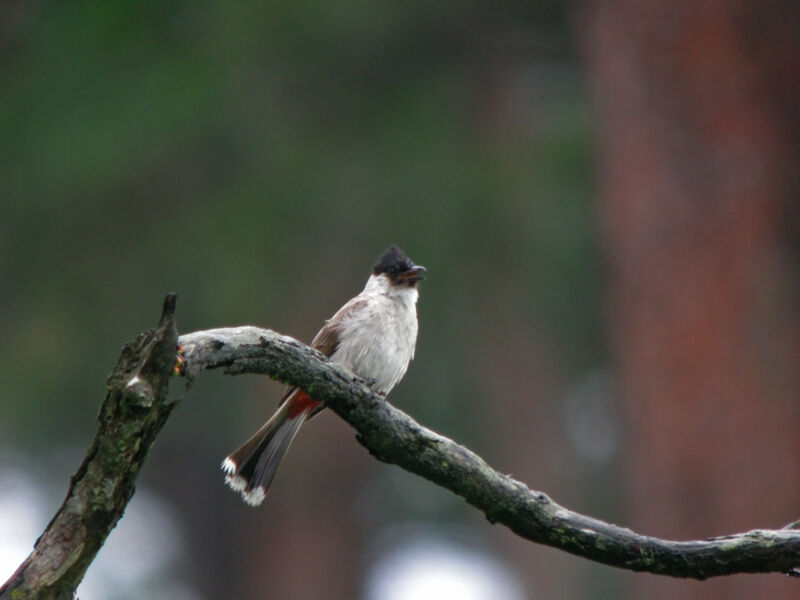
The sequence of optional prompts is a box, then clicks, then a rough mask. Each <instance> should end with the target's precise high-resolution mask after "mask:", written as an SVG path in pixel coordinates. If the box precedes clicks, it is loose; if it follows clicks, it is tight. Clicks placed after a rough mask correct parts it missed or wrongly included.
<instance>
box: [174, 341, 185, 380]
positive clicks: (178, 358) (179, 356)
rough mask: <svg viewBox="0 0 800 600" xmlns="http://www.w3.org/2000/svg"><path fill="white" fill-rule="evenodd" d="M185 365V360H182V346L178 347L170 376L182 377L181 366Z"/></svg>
mask: <svg viewBox="0 0 800 600" xmlns="http://www.w3.org/2000/svg"><path fill="white" fill-rule="evenodd" d="M185 363H186V360H185V359H184V358H183V346H178V349H177V351H176V352H175V366H174V367H172V375H173V376H177V375H183V365H184V364H185Z"/></svg>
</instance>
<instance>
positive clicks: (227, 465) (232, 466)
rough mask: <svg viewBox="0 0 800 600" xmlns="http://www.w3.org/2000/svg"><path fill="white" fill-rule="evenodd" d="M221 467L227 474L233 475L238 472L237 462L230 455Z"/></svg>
mask: <svg viewBox="0 0 800 600" xmlns="http://www.w3.org/2000/svg"><path fill="white" fill-rule="evenodd" d="M220 467H221V468H222V470H223V471H225V473H226V474H227V475H233V474H234V473H236V463H235V462H233V461H232V460H231V457H230V456H228V457H226V458H225V460H223V461H222V465H220Z"/></svg>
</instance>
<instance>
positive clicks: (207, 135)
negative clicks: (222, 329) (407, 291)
mask: <svg viewBox="0 0 800 600" xmlns="http://www.w3.org/2000/svg"><path fill="white" fill-rule="evenodd" d="M8 14H9V23H10V24H11V26H10V27H9V28H8V29H7V31H6V32H5V33H6V39H4V40H3V43H4V46H5V50H4V55H5V60H4V62H3V66H2V71H0V72H1V73H2V80H3V85H2V87H1V88H0V134H1V135H0V177H1V178H2V181H3V188H4V191H3V192H2V196H3V198H2V203H1V208H0V215H1V216H2V221H0V227H1V228H2V229H1V230H0V231H1V233H2V247H1V248H2V250H1V251H0V252H1V254H0V260H2V262H1V263H0V268H1V269H2V270H1V271H0V275H1V276H2V288H3V291H2V298H3V311H2V316H1V317H0V319H1V320H0V326H1V327H2V342H1V343H0V364H1V365H2V366H0V370H2V378H3V381H4V382H5V393H4V395H5V398H6V401H5V402H4V403H3V406H4V407H3V426H2V427H3V430H4V431H3V434H4V435H5V436H8V437H7V439H14V440H15V442H16V443H21V444H26V443H28V442H31V441H32V440H36V439H38V438H39V437H40V436H47V437H48V438H50V437H51V436H54V437H55V439H61V438H71V428H72V427H79V426H80V427H81V428H85V427H87V419H86V412H85V411H90V410H92V408H91V407H93V406H95V405H96V404H97V402H98V396H99V393H100V390H101V388H100V382H101V381H102V379H103V376H104V373H105V372H106V371H107V370H108V368H109V366H110V361H111V360H112V359H113V356H114V355H115V353H116V349H117V348H118V346H119V345H120V343H121V342H122V341H123V340H125V339H127V338H129V337H130V336H132V335H133V334H134V333H136V332H138V331H139V330H141V329H143V328H145V327H147V326H149V325H150V324H152V323H153V322H154V319H155V316H156V313H157V311H158V306H159V302H160V298H161V295H162V294H163V293H165V292H168V291H172V290H176V291H178V292H179V293H180V295H181V299H180V305H179V318H180V319H181V324H182V325H183V326H184V327H187V328H202V327H209V326H213V325H221V324H235V323H241V322H250V321H252V322H258V323H260V324H263V325H266V326H271V327H274V328H277V329H281V330H287V331H288V332H289V333H293V334H295V335H297V336H298V337H301V338H303V339H309V338H310V336H311V335H313V332H314V331H315V330H316V328H317V326H318V325H319V323H320V322H321V320H322V318H323V317H324V316H327V315H328V314H330V313H331V312H332V310H333V309H335V308H336V306H338V304H339V303H340V302H341V301H342V300H344V299H345V298H346V297H347V296H348V295H350V294H352V293H354V292H355V291H356V290H357V289H358V288H359V287H360V285H361V283H362V280H363V278H364V276H365V274H366V272H367V269H368V267H369V265H370V264H371V261H372V259H373V257H374V256H375V255H376V254H377V253H379V252H380V251H381V250H382V249H383V248H384V247H385V246H386V245H388V244H389V243H398V244H400V245H401V246H403V247H405V248H406V249H407V251H408V252H409V253H410V254H411V256H412V257H414V258H415V260H418V261H419V262H421V263H423V264H426V265H427V266H428V267H429V270H430V273H431V278H430V281H429V282H427V284H426V286H425V290H424V292H423V294H424V295H423V299H422V302H421V318H422V321H423V327H422V338H421V344H420V356H422V357H424V364H425V365H426V368H425V371H428V372H429V374H432V373H447V372H458V371H459V370H460V369H459V367H458V362H459V361H463V360H465V358H464V356H463V353H461V352H460V351H459V350H458V348H459V347H460V346H461V345H462V344H464V343H469V340H466V339H460V338H459V336H463V335H464V334H465V333H466V332H465V331H464V327H463V324H464V320H465V319H466V320H471V319H478V320H481V321H484V326H485V325H486V324H488V323H491V321H492V319H493V315H492V312H491V311H493V310H496V308H493V307H496V306H500V307H502V310H503V311H504V312H505V311H509V312H510V313H511V314H513V315H515V317H514V319H515V320H516V321H517V322H518V324H519V326H520V327H522V328H525V327H531V328H535V329H536V331H537V332H539V333H540V334H541V333H545V334H546V335H547V336H548V338H547V339H548V344H547V345H548V347H550V349H551V350H552V351H553V352H555V353H557V354H558V355H560V356H561V360H563V361H564V363H565V364H566V365H567V369H581V368H584V367H586V366H587V365H591V364H592V363H593V362H594V361H596V360H597V356H598V352H599V351H600V350H599V342H598V340H599V333H598V325H597V323H598V319H597V308H596V306H597V282H596V281H595V279H594V276H593V273H594V272H595V269H596V264H595V259H594V240H593V233H592V220H593V214H592V208H591V204H590V198H589V193H590V192H589V189H590V181H589V180H588V175H587V173H589V172H590V169H589V162H590V156H589V133H588V123H589V120H588V116H587V107H586V100H585V98H584V96H583V89H582V85H581V83H580V80H579V77H578V74H577V71H576V69H575V66H574V65H573V62H572V60H573V58H572V51H571V48H570V46H569V40H568V37H567V32H566V25H565V20H564V14H563V8H562V7H561V5H560V3H555V2H550V3H544V4H542V5H539V6H538V7H528V6H526V5H524V4H523V3H518V4H516V5H515V4H513V3H512V4H510V5H508V6H506V7H504V8H502V9H499V10H498V9H497V8H496V7H492V8H490V6H489V4H488V3H487V4H481V3H476V4H464V5H462V4H459V3H449V2H434V3H420V4H415V3H408V4H407V3H390V2H379V3H353V4H348V3H306V2H302V3H283V4H282V3H257V2H249V3H230V4H229V3H221V2H200V3H187V2H172V3H161V2H141V3H111V4H108V3H96V2H76V3H65V4H55V5H47V4H35V3H25V2H19V3H16V4H15V5H14V6H13V7H12V8H9V9H8ZM309 292H310V293H309ZM476 310H480V312H475V311H476ZM295 315H296V316H295ZM454 341H455V342H457V343H455V344H454V343H453V342H454ZM454 349H455V350H454ZM419 379H420V384H419V385H420V387H418V388H417V391H418V392H419V391H421V389H422V384H421V382H422V381H425V380H426V379H427V377H425V376H424V375H423V376H421V377H420V378H419ZM466 387H469V386H466ZM420 409H421V410H424V407H420ZM43 416H46V419H45V420H44V422H43V420H42V417H43ZM451 416H452V415H451ZM446 417H447V416H446V415H444V416H443V418H446ZM65 420H66V421H65ZM65 422H66V423H68V424H69V425H70V428H67V429H65V428H64V427H63V424H64V423H65ZM48 423H49V424H48Z"/></svg>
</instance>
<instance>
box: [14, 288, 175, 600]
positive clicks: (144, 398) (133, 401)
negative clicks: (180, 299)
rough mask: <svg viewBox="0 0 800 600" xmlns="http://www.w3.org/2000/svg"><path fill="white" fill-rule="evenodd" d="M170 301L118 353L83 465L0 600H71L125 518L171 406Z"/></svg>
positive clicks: (172, 323) (172, 340)
mask: <svg viewBox="0 0 800 600" xmlns="http://www.w3.org/2000/svg"><path fill="white" fill-rule="evenodd" d="M175 299H176V297H175V295H174V294H173V295H170V296H167V298H166V299H165V300H164V309H163V311H162V314H161V322H160V324H159V325H158V327H157V328H156V329H154V330H150V331H147V332H145V333H142V334H140V335H139V336H138V337H137V338H136V339H135V340H133V341H131V342H129V343H128V344H126V345H125V347H124V348H123V349H122V354H121V356H120V358H119V361H118V362H117V365H116V366H115V367H114V369H113V370H112V371H111V374H110V375H109V377H108V385H107V393H106V397H105V400H104V402H103V404H102V406H101V408H100V414H99V415H98V427H97V433H96V434H95V438H94V440H93V441H92V445H91V446H90V447H89V450H88V452H87V453H86V457H85V458H84V460H83V464H81V466H80V467H79V468H78V471H77V472H76V473H75V475H73V476H72V479H71V480H70V486H69V491H68V492H67V496H66V498H65V499H64V502H63V503H62V504H61V507H60V508H59V509H58V512H57V513H56V514H55V516H54V517H53V520H52V521H50V524H49V525H48V526H47V528H46V529H45V531H44V533H43V534H42V535H41V537H40V538H39V539H38V540H37V541H36V544H35V545H34V548H33V552H31V554H30V556H28V558H27V559H25V561H24V562H23V563H22V565H20V567H19V568H18V569H17V571H16V572H15V573H14V574H13V575H12V576H11V578H10V579H9V580H8V581H7V582H6V583H5V584H4V585H3V586H2V587H0V600H5V599H6V598H8V599H12V598H13V599H14V600H23V599H28V598H36V599H37V600H38V599H41V600H50V599H53V600H61V599H63V598H72V597H73V596H74V594H75V590H76V589H77V587H78V584H79V583H80V582H81V580H82V579H83V575H84V573H85V572H86V569H87V568H88V567H89V565H90V564H91V562H92V561H93V560H94V557H95V555H96V554H97V552H98V551H99V550H100V548H101V547H102V546H103V544H104V543H105V540H106V538H107V537H108V534H109V533H110V532H111V530H112V529H113V528H114V526H115V525H116V524H117V521H118V520H119V518H120V517H121V516H122V513H123V512H124V511H125V507H126V506H127V504H128V502H129V501H130V499H131V496H133V492H134V483H135V481H136V477H137V476H138V474H139V469H140V468H141V466H142V464H143V463H144V459H145V457H146V455H147V451H148V450H149V449H150V446H151V445H152V444H153V441H155V438H156V435H158V432H159V431H161V427H162V426H163V425H164V423H165V422H166V420H167V417H168V416H169V414H170V412H172V408H173V406H174V405H173V404H169V403H167V402H166V395H167V386H168V384H169V379H170V373H171V371H172V368H173V367H174V365H175V349H176V344H177V339H178V333H177V330H176V328H175V319H174V317H175Z"/></svg>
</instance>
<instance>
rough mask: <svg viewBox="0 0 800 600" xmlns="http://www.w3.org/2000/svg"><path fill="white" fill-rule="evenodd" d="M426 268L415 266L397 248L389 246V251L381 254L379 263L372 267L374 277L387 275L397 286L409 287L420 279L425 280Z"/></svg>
mask: <svg viewBox="0 0 800 600" xmlns="http://www.w3.org/2000/svg"><path fill="white" fill-rule="evenodd" d="M424 272H425V267H422V266H420V265H415V264H414V263H413V262H411V260H410V259H409V258H408V257H407V256H406V255H405V254H404V253H403V251H402V250H400V248H398V247H397V246H389V249H388V250H387V251H386V252H384V253H383V254H381V256H380V258H378V262H376V263H375V266H374V267H372V274H373V275H380V274H382V273H385V274H386V276H387V277H388V278H389V281H391V282H392V283H393V284H395V285H407V286H409V287H413V286H415V285H416V284H417V282H418V281H419V280H420V279H424V277H423V276H422V274H423V273H424Z"/></svg>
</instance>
